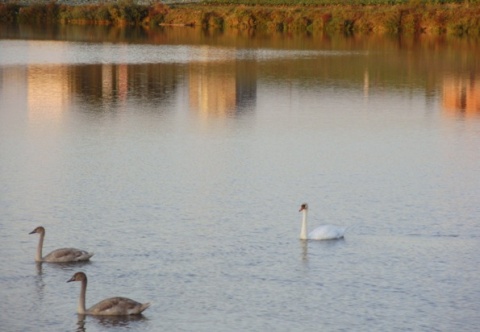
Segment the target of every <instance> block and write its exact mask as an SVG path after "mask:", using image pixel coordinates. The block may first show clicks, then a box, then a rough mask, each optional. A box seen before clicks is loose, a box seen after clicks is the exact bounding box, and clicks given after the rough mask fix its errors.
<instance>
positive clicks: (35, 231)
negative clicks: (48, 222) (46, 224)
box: [28, 226, 45, 234]
mask: <svg viewBox="0 0 480 332" xmlns="http://www.w3.org/2000/svg"><path fill="white" fill-rule="evenodd" d="M35 233H38V234H45V228H43V227H42V226H38V227H37V228H35V229H34V230H33V231H31V232H30V233H28V234H35Z"/></svg>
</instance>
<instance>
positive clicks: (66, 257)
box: [29, 226, 93, 263]
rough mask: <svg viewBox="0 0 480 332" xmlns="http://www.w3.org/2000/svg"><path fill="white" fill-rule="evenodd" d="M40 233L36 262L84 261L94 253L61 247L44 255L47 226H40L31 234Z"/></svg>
mask: <svg viewBox="0 0 480 332" xmlns="http://www.w3.org/2000/svg"><path fill="white" fill-rule="evenodd" d="M35 233H38V234H40V240H39V241H38V246H37V253H36V254H35V261H36V262H49V263H68V262H84V261H88V260H89V259H90V257H92V256H93V253H90V252H87V251H85V250H80V249H75V248H61V249H56V250H54V251H52V252H51V253H49V254H48V255H46V256H45V257H42V249H43V239H44V238H45V228H43V227H42V226H39V227H37V228H35V229H34V230H33V231H31V232H30V233H29V234H35Z"/></svg>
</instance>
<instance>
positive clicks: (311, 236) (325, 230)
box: [299, 204, 347, 240]
mask: <svg viewBox="0 0 480 332" xmlns="http://www.w3.org/2000/svg"><path fill="white" fill-rule="evenodd" d="M299 211H300V212H302V213H303V218H302V228H301V230H300V239H301V240H335V239H341V238H343V237H344V235H345V231H346V230H347V228H346V227H338V226H334V225H322V226H319V227H317V228H315V229H314V230H313V231H311V232H309V233H308V234H307V214H308V205H307V204H302V206H301V207H300V210H299Z"/></svg>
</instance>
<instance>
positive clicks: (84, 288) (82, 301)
mask: <svg viewBox="0 0 480 332" xmlns="http://www.w3.org/2000/svg"><path fill="white" fill-rule="evenodd" d="M86 294H87V280H82V287H81V288H80V298H79V299H78V307H77V313H79V314H85V313H86V311H87V310H86V309H85V297H86Z"/></svg>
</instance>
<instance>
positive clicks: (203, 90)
mask: <svg viewBox="0 0 480 332" xmlns="http://www.w3.org/2000/svg"><path fill="white" fill-rule="evenodd" d="M256 68H257V64H256V63H255V62H254V61H224V62H211V63H192V64H190V65H189V73H188V80H189V85H188V89H189V100H190V108H191V109H192V110H194V111H197V112H199V113H201V114H204V115H217V116H226V115H233V114H237V113H238V112H242V111H246V110H249V109H251V108H252V106H253V105H254V104H255V101H256V97H257V69H256Z"/></svg>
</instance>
